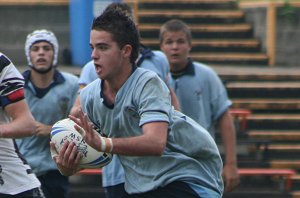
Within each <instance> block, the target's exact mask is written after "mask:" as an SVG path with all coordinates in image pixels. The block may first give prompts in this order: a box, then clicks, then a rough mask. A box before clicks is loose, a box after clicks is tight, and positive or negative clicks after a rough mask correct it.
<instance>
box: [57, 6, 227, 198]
mask: <svg viewBox="0 0 300 198" xmlns="http://www.w3.org/2000/svg"><path fill="white" fill-rule="evenodd" d="M90 46H91V48H92V58H93V61H94V64H95V68H96V72H97V74H98V76H99V78H100V79H97V80H95V81H93V82H92V83H90V84H89V85H88V86H86V87H85V88H84V89H83V90H82V91H81V93H80V101H81V106H82V111H79V118H76V117H74V116H70V118H71V119H72V120H74V121H75V122H76V123H77V124H78V125H80V126H81V127H82V128H83V129H84V131H85V135H84V139H85V141H86V142H87V143H88V144H89V145H91V146H92V147H93V148H95V149H96V150H98V151H105V152H111V153H113V154H115V155H117V156H118V157H119V159H120V162H121V164H122V166H123V168H124V172H125V190H126V192H127V193H128V194H127V195H125V196H124V197H158V198H163V197H170V198H179V197H180V198H182V197H195V198H196V197H207V198H212V197H216V198H217V197H218V198H219V197H222V192H223V182H222V177H221V172H222V160H221V157H220V154H219V151H218V148H217V145H216V143H215V142H214V140H213V138H212V137H211V135H210V134H209V133H208V132H207V131H206V130H205V129H204V128H202V127H201V126H200V125H199V124H197V123H196V122H195V121H193V120H192V119H190V118H189V117H187V116H185V115H184V114H182V113H180V112H178V111H176V110H174V108H173V106H172V105H171V98H170V92H169V89H168V87H167V86H166V85H165V83H164V82H163V81H162V80H161V79H160V78H159V77H158V75H157V74H155V73H154V72H152V71H150V70H146V69H142V68H137V67H136V65H135V61H136V59H137V57H138V53H139V52H138V50H139V33H138V30H137V28H136V26H135V24H134V22H133V21H132V20H131V19H130V18H129V17H127V16H126V15H125V14H124V13H122V12H120V11H118V10H107V11H105V12H104V13H103V14H102V15H100V16H99V17H97V18H96V19H95V20H94V21H93V25H92V30H91V34H90ZM83 112H84V113H83ZM89 120H90V121H92V122H89ZM92 123H93V124H92ZM94 127H97V128H98V129H99V130H100V131H101V132H102V133H104V134H105V135H107V136H108V137H100V136H99V135H98V132H97V131H96V130H94ZM77 129H79V128H77ZM51 148H52V149H55V147H54V144H53V143H52V144H51ZM54 160H55V161H56V163H57V165H58V167H59V169H60V171H61V172H62V173H63V174H64V175H72V174H75V173H76V172H77V171H78V164H79V161H80V154H79V153H78V151H77V149H76V146H75V144H74V143H73V142H70V143H69V142H66V143H65V144H64V145H63V147H62V150H61V151H60V153H59V154H57V156H55V157H54Z"/></svg>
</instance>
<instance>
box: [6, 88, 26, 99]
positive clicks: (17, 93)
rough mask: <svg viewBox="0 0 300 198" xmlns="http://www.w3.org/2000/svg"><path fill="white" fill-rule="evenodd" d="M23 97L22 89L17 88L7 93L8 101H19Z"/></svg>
mask: <svg viewBox="0 0 300 198" xmlns="http://www.w3.org/2000/svg"><path fill="white" fill-rule="evenodd" d="M23 98H24V89H19V90H17V91H15V92H13V93H11V94H9V95H8V99H9V100H10V101H12V102H13V101H19V100H21V99H23Z"/></svg>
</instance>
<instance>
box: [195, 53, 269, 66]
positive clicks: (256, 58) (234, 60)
mask: <svg viewBox="0 0 300 198" xmlns="http://www.w3.org/2000/svg"><path fill="white" fill-rule="evenodd" d="M190 57H191V58H193V59H194V60H196V61H200V62H203V63H207V64H214V65H218V64H223V65H224V64H225V65H226V64H235V65H242V64H246V65H250V64H254V65H255V64H256V65H267V64H268V57H267V55H266V54H263V53H238V52H236V53H217V52H216V53H201V52H199V53H197V52H192V53H191V54H190Z"/></svg>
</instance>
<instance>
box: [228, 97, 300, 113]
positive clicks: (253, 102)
mask: <svg viewBox="0 0 300 198" xmlns="http://www.w3.org/2000/svg"><path fill="white" fill-rule="evenodd" d="M232 102H233V106H232V107H233V108H244V109H250V110H252V111H258V110H263V111H269V112H273V111H297V110H300V99H297V98H284V99H281V98H278V99H277V98H276V99H273V98H232Z"/></svg>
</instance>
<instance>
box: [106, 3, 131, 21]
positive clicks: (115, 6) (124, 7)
mask: <svg viewBox="0 0 300 198" xmlns="http://www.w3.org/2000/svg"><path fill="white" fill-rule="evenodd" d="M110 9H112V10H119V11H121V12H123V13H124V14H125V15H127V16H128V17H129V18H131V19H132V20H133V11H132V9H131V7H130V6H129V5H128V4H127V3H121V2H114V3H111V4H109V5H108V6H107V7H106V8H105V10H104V12H105V11H107V10H110Z"/></svg>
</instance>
